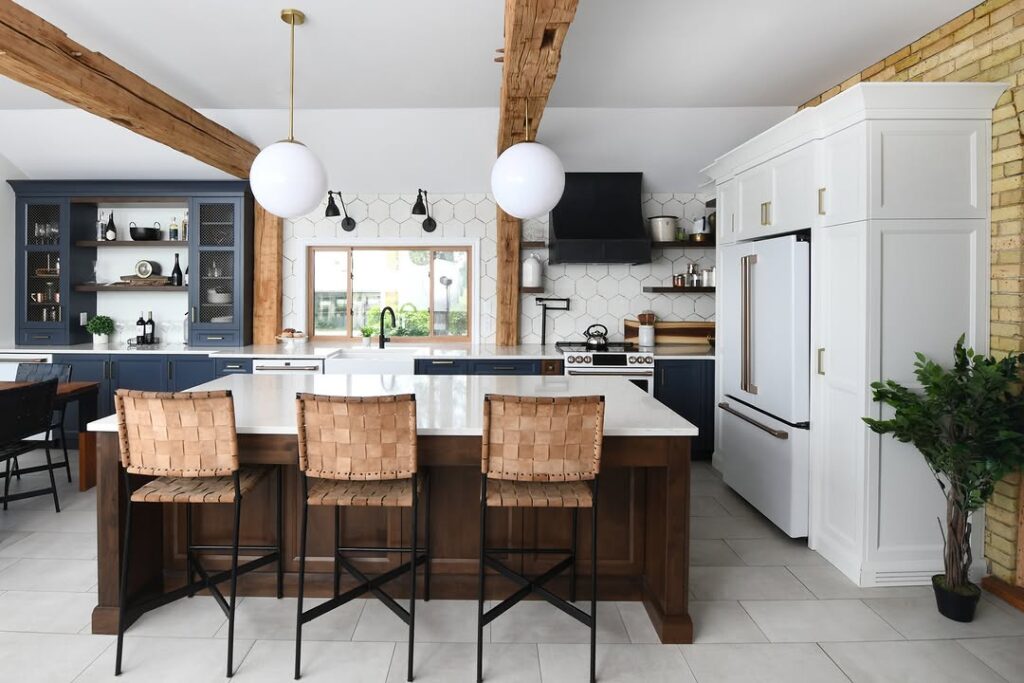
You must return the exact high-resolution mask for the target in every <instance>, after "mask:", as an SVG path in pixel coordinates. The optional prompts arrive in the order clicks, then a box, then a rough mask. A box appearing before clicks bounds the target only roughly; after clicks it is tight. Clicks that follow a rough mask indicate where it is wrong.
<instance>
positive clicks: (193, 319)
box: [192, 306, 196, 322]
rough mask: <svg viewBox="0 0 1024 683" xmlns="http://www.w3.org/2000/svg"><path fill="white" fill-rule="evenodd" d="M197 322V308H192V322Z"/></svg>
mask: <svg viewBox="0 0 1024 683" xmlns="http://www.w3.org/2000/svg"><path fill="white" fill-rule="evenodd" d="M195 321H196V307H195V306H193V307H192V322H195Z"/></svg>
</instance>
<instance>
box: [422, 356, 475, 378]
mask: <svg viewBox="0 0 1024 683" xmlns="http://www.w3.org/2000/svg"><path fill="white" fill-rule="evenodd" d="M415 371H416V374H417V375H468V374H470V372H469V361H468V360H467V359H465V358H417V359H416V370H415Z"/></svg>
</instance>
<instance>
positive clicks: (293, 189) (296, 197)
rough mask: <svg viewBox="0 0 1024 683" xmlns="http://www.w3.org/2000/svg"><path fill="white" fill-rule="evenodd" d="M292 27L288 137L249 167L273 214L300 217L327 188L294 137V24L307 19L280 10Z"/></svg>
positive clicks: (259, 195)
mask: <svg viewBox="0 0 1024 683" xmlns="http://www.w3.org/2000/svg"><path fill="white" fill-rule="evenodd" d="M281 19H282V21H284V22H285V23H286V24H288V25H289V26H290V27H291V72H290V81H291V86H290V89H289V101H288V139H287V140H281V141H279V142H275V143H274V144H272V145H270V146H268V147H265V148H264V149H263V150H262V151H261V152H260V153H259V154H257V155H256V158H255V159H254V160H253V162H252V168H250V169H249V185H251V186H252V193H253V196H255V197H256V201H257V202H259V203H260V205H261V206H263V208H265V209H266V210H267V211H269V212H270V213H272V214H274V215H276V216H281V217H283V218H298V217H300V216H305V215H306V214H308V213H310V212H311V211H312V210H313V209H315V208H316V207H317V206H318V205H319V204H320V200H321V199H322V198H323V196H324V192H326V191H327V173H326V172H325V171H324V167H323V164H321V163H320V160H319V159H317V157H316V155H315V154H313V153H312V152H311V151H309V148H308V147H306V146H305V145H304V144H302V143H301V142H299V141H298V140H296V139H295V27H296V25H300V26H301V25H302V24H303V23H305V21H306V15H305V14H303V13H302V12H300V11H299V10H297V9H284V10H281Z"/></svg>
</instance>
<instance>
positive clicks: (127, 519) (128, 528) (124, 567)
mask: <svg viewBox="0 0 1024 683" xmlns="http://www.w3.org/2000/svg"><path fill="white" fill-rule="evenodd" d="M124 482H125V489H127V495H128V503H127V505H126V509H125V515H124V552H123V554H122V557H121V586H120V589H119V591H118V605H117V657H116V658H115V660H114V675H115V676H120V675H121V653H122V651H123V649H124V629H125V617H126V615H127V612H128V559H129V558H130V557H131V541H132V501H131V496H132V489H131V486H130V483H129V480H128V475H127V474H126V475H125V477H124Z"/></svg>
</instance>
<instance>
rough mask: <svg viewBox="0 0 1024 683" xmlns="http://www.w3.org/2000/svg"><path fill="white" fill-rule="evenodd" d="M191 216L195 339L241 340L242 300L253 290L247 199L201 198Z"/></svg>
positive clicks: (209, 341)
mask: <svg viewBox="0 0 1024 683" xmlns="http://www.w3.org/2000/svg"><path fill="white" fill-rule="evenodd" d="M189 215H190V219H191V225H190V226H189V229H190V230H191V232H192V234H191V236H190V243H191V246H190V248H191V250H192V253H191V254H190V258H189V264H190V265H189V299H190V318H191V323H192V334H191V338H192V343H193V344H195V345H197V346H234V345H238V344H239V343H241V340H242V337H243V330H244V327H245V321H244V319H243V312H244V311H245V306H244V305H243V304H244V301H245V298H246V297H247V295H248V292H247V287H246V283H245V281H244V279H243V278H242V275H243V274H244V273H245V271H246V268H245V265H244V263H245V258H246V251H247V250H246V246H247V245H246V244H245V242H246V241H245V240H244V239H243V235H244V232H243V231H244V220H243V212H242V199H241V198H238V197H203V198H196V199H193V201H192V209H191V210H190V211H189Z"/></svg>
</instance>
